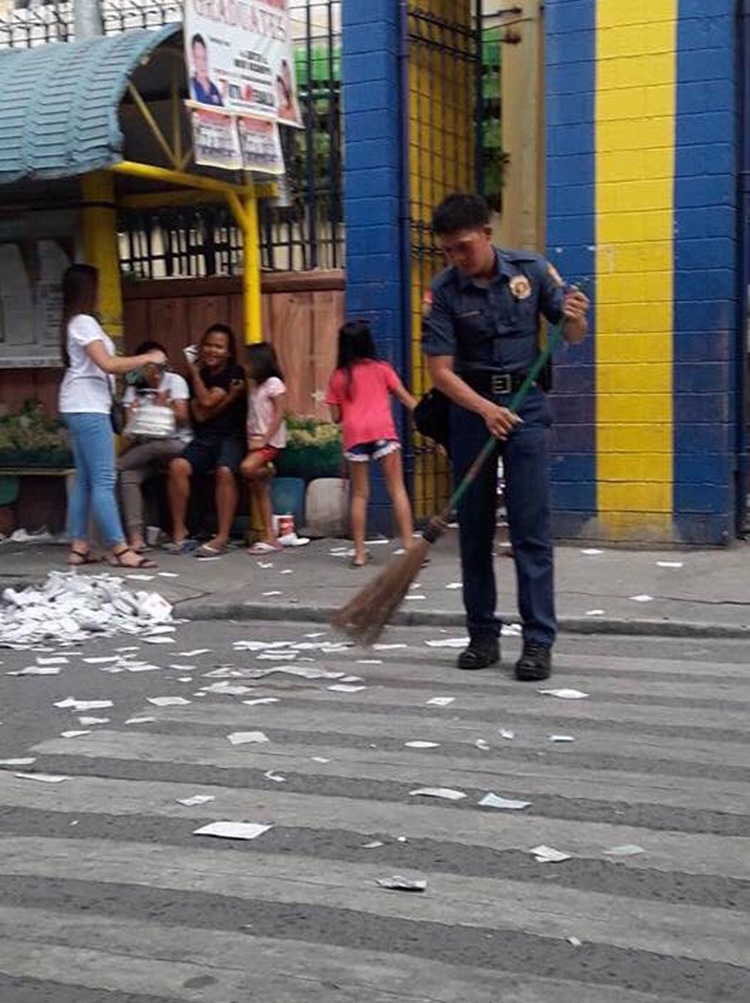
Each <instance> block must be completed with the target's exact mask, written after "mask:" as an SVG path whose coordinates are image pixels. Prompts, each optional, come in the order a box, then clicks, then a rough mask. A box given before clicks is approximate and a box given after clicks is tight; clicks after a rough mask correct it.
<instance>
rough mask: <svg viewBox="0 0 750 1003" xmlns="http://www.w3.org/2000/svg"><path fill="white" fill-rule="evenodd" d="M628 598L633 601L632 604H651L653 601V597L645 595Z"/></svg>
mask: <svg viewBox="0 0 750 1003" xmlns="http://www.w3.org/2000/svg"><path fill="white" fill-rule="evenodd" d="M630 598H631V599H632V600H633V602H653V601H654V597H653V596H649V595H646V594H645V593H644V594H643V595H640V596H631V597H630Z"/></svg>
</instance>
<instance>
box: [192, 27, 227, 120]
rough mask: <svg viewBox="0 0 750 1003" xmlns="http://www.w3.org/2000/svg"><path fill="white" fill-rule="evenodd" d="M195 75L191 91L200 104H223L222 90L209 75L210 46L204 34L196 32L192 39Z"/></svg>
mask: <svg viewBox="0 0 750 1003" xmlns="http://www.w3.org/2000/svg"><path fill="white" fill-rule="evenodd" d="M190 54H191V58H192V63H193V75H192V76H191V78H190V92H191V94H192V96H193V100H194V101H197V102H198V103H199V104H211V105H223V104H224V102H223V101H222V98H221V92H220V91H219V88H218V87H217V86H216V84H215V83H214V82H213V80H211V78H210V77H209V75H208V46H207V45H206V40H205V38H204V37H203V35H199V34H195V35H193V37H192V38H191V40H190Z"/></svg>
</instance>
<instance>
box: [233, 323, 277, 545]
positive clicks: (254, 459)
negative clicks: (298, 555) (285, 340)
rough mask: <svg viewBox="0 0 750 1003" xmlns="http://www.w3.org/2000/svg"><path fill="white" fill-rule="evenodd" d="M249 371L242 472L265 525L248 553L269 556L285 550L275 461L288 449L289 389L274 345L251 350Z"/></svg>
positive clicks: (256, 345)
mask: <svg viewBox="0 0 750 1003" xmlns="http://www.w3.org/2000/svg"><path fill="white" fill-rule="evenodd" d="M247 372H248V376H249V377H250V391H249V394H248V399H247V448H248V453H247V456H246V457H245V459H244V460H243V461H242V463H241V465H240V473H241V474H242V476H243V477H244V478H245V479H246V480H247V481H248V487H249V489H250V493H251V494H252V496H253V499H254V500H255V503H256V505H257V507H258V511H259V513H260V517H261V521H262V523H263V538H262V539H261V540H258V541H257V543H254V544H253V545H252V547H250V549H249V551H248V553H250V554H268V553H270V552H271V551H274V550H281V544H280V543H279V541H278V540H277V539H276V536H275V535H274V531H273V503H272V501H271V478H272V477H273V475H274V472H275V468H274V465H273V461H274V460H275V459H276V457H277V456H278V454H279V453H280V452H281V450H282V449H283V448H284V447H285V446H286V421H285V420H284V411H285V409H286V386H285V385H284V377H283V374H282V372H281V367H280V366H279V360H278V359H277V357H276V351H275V349H274V347H273V345H271V344H270V343H269V342H267V341H260V342H258V343H257V344H255V345H250V346H249V347H248V349H247Z"/></svg>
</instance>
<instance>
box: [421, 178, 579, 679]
mask: <svg viewBox="0 0 750 1003" xmlns="http://www.w3.org/2000/svg"><path fill="white" fill-rule="evenodd" d="M432 229H433V233H434V235H435V239H436V241H437V244H438V246H439V247H440V249H441V251H442V252H443V254H444V255H445V257H446V261H447V262H448V268H446V269H445V271H443V272H441V273H440V275H438V276H437V278H436V279H435V281H434V283H433V286H432V306H431V308H430V309H429V311H426V312H425V318H424V330H423V347H424V351H425V353H426V354H427V356H428V360H427V361H428V368H429V372H430V376H431V377H432V381H433V383H434V385H435V386H436V387H437V389H438V390H441V391H442V392H443V393H444V394H445V395H446V396H447V397H449V398H450V400H451V402H452V406H451V446H452V449H451V461H452V465H453V476H454V479H455V482H456V483H458V481H459V480H460V479H461V478H462V477H463V476H464V474H465V473H466V472H467V470H468V468H469V467H470V466H471V463H472V462H473V460H474V459H475V457H476V456H477V454H478V453H479V451H480V450H481V449H482V446H483V445H484V443H485V442H486V440H487V434H488V433H490V434H491V435H494V436H496V437H497V438H498V439H499V440H500V444H501V445H500V450H501V452H502V456H503V466H504V471H505V499H506V505H507V510H508V526H509V530H510V541H511V544H512V546H513V556H514V559H515V563H516V577H517V583H518V586H517V587H518V608H519V611H520V613H521V619H522V622H523V652H522V654H521V657H520V658H519V660H518V662H517V663H516V678H517V679H522V680H538V679H546V678H547V677H548V676H549V674H550V671H551V667H552V659H551V654H550V651H551V648H552V644H553V643H554V640H555V633H556V621H555V606H554V592H553V566H552V534H551V527H550V488H549V470H548V467H549V450H548V437H549V426H550V410H549V405H548V402H547V397H546V394H545V386H544V385H543V384H544V382H545V381H544V380H540V381H538V382H537V383H536V384H535V385H534V386H533V387H532V388H531V390H530V391H529V393H528V394H527V396H526V399H525V400H524V402H523V403H522V404H521V405H520V407H519V410H518V414H517V415H516V414H514V413H513V412H511V411H509V410H508V403H509V400H510V397H511V395H512V394H513V393H514V392H515V391H516V390H518V388H519V387H520V386H521V383H522V382H523V379H524V376H525V374H526V372H527V371H528V370H529V369H530V367H531V366H532V364H533V362H534V359H535V357H536V355H537V352H538V325H539V315H540V314H543V315H544V316H545V317H546V318H547V320H549V321H550V322H551V323H553V324H556V323H558V322H559V321H561V320H563V319H564V327H563V333H564V337H565V340H566V341H568V342H570V343H577V342H580V341H582V340H583V339H584V338H585V336H586V333H587V330H588V324H587V320H586V314H587V311H588V306H589V302H588V299H587V298H586V296H584V295H583V293H581V292H579V291H578V290H575V289H572V290H570V291H567V292H565V291H564V288H563V283H562V280H561V279H560V277H559V275H558V274H557V272H556V271H555V269H554V268H553V266H552V265H550V264H548V263H547V261H545V259H544V258H542V257H540V256H539V255H538V254H532V253H531V252H527V251H505V250H501V249H500V248H498V247H494V246H493V244H492V242H491V233H492V231H491V227H490V214H489V209H488V207H487V205H486V203H485V202H484V200H483V199H481V198H479V197H477V196H475V195H463V194H456V195H449V196H448V197H447V198H446V199H444V200H443V202H441V203H440V205H439V206H438V207H437V209H435V212H434V213H433V217H432ZM496 499H497V459H496V458H495V460H494V462H487V463H486V464H485V465H484V467H483V469H482V470H481V472H480V474H479V476H478V477H477V479H476V481H475V482H474V484H473V486H472V487H471V489H470V490H469V491H468V492H467V494H466V495H465V496H464V499H463V501H462V502H461V503H460V504H459V506H458V522H459V539H460V545H461V565H462V571H463V595H464V606H465V608H466V621H467V626H468V631H469V646H468V648H466V650H465V651H463V652H461V655H460V656H459V659H458V667H459V668H460V669H483V668H485V667H486V666H488V665H493V664H494V663H496V662H498V661H499V660H500V644H499V636H500V626H501V624H500V621H499V620H498V618H497V617H496V615H495V606H496V602H497V594H496V588H495V574H494V568H493V563H492V548H493V540H494V535H495V520H496V512H495V509H496Z"/></svg>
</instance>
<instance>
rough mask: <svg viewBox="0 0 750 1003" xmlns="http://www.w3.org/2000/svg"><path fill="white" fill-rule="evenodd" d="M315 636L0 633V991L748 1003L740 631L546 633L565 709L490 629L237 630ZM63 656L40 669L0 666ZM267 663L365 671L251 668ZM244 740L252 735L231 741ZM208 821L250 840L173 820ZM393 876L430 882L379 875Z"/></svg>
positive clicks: (240, 999) (350, 1000)
mask: <svg viewBox="0 0 750 1003" xmlns="http://www.w3.org/2000/svg"><path fill="white" fill-rule="evenodd" d="M321 630H322V628H321V627H320V625H314V624H311V625H309V626H306V625H300V624H293V625H290V626H289V627H285V626H283V625H281V624H278V623H272V624H263V623H243V624H237V623H221V622H211V623H190V624H185V625H181V626H179V627H178V628H177V630H176V632H175V633H174V635H172V637H173V643H168V644H148V643H145V642H144V641H142V639H136V640H133V639H132V638H129V637H126V636H123V637H118V638H115V639H109V640H99V641H91V642H89V643H87V644H86V645H84V646H82V647H79V648H74V649H70V650H68V651H64V652H60V651H57V650H55V651H47V652H41V651H39V652H16V651H8V650H5V651H2V650H0V663H1V664H0V701H2V703H1V706H2V711H1V712H0V718H1V720H2V726H0V758H2V759H3V760H7V759H14V758H26V757H28V758H33V759H34V761H33V763H30V764H27V765H23V766H20V767H17V766H13V765H8V764H5V765H4V766H3V767H2V772H0V818H1V819H2V825H1V827H0V841H1V842H0V1000H1V1001H2V1003H47V1001H49V1003H178V1001H180V1003H182V1001H195V1003H198V1001H201V1003H203V1001H206V1003H209V1001H210V1003H246V1001H252V1003H255V1001H257V1003H298V1001H299V1003H301V1001H304V1003H337V1001H342V1003H354V1001H356V1003H406V1001H409V1003H459V1001H460V1003H498V1001H502V1003H542V1001H544V1003H649V1001H651V1003H656V1001H660V1003H677V1001H680V1003H685V1001H702V1003H714V1001H716V1003H718V1001H721V1003H747V1001H748V1000H749V999H750V973H749V972H748V968H747V965H748V958H750V949H749V948H750V924H749V923H748V911H749V910H750V852H749V851H750V841H749V840H748V835H749V834H750V825H749V824H748V816H749V815H750V768H749V767H750V759H749V757H748V746H747V733H748V715H747V711H748V703H749V702H750V671H749V665H748V663H749V662H750V655H749V653H748V645H747V642H744V641H722V642H708V641H700V640H685V641H681V640H667V639H658V638H641V639H638V638H616V637H601V638H598V637H580V638H576V637H565V638H563V639H562V640H561V641H560V643H559V644H558V646H557V649H556V653H555V654H556V666H557V671H556V674H555V676H554V677H553V679H552V680H551V681H550V683H549V686H550V687H555V688H557V687H565V688H574V689H577V690H580V691H583V692H585V693H587V694H588V696H587V697H585V698H583V699H577V700H570V699H561V698H558V697H554V696H548V695H542V694H540V693H539V692H538V689H540V688H542V687H537V686H533V685H532V686H529V685H523V684H519V683H516V682H514V681H513V680H512V679H511V677H510V672H509V668H510V665H511V663H512V659H513V658H514V657H516V655H517V653H518V648H519V641H518V639H517V638H515V637H511V638H506V639H504V645H503V648H504V655H505V656H506V657H505V662H504V666H503V669H502V670H499V671H497V670H487V671H485V672H481V673H473V674H472V673H459V672H457V671H456V670H454V669H453V667H452V666H453V662H454V660H455V655H456V651H455V650H452V649H450V648H443V647H440V648H432V647H429V646H428V645H427V644H426V641H427V640H429V639H432V640H441V641H445V640H446V639H447V638H450V637H454V636H456V634H457V633H460V632H456V631H450V632H447V631H440V630H437V629H430V630H428V629H421V628H416V627H411V628H403V629H400V630H394V631H392V632H391V633H390V634H389V635H388V637H387V638H386V639H385V640H386V642H387V643H389V644H391V645H397V647H389V648H387V649H384V650H369V651H362V650H360V649H356V648H351V647H349V648H340V649H338V650H333V651H325V650H320V649H319V648H316V647H302V648H288V649H287V650H286V651H283V650H281V651H280V650H279V649H258V650H238V649H237V648H235V646H234V645H235V642H238V641H252V642H274V641H290V642H293V643H294V644H300V643H301V644H303V645H319V644H321V643H325V642H326V641H335V640H336V638H334V637H333V635H331V634H325V635H324V636H320V632H321ZM130 647H136V648H137V649H138V650H135V651H122V652H118V651H117V650H116V649H117V648H130ZM199 649H207V650H205V651H201V652H200V653H197V652H198V651H199ZM61 654H62V655H64V656H65V657H67V659H68V661H67V663H65V664H61V665H60V666H59V669H60V671H59V673H58V674H56V675H49V676H13V675H9V674H8V673H10V672H13V671H18V670H22V669H24V668H26V667H27V666H31V665H34V664H35V663H36V660H37V658H41V659H44V658H48V657H54V656H55V655H61ZM269 654H271V655H273V654H276V655H279V656H280V657H277V658H271V657H260V656H268V655H269ZM86 658H99V659H102V658H118V659H119V661H114V662H101V661H100V662H95V663H91V662H86V661H85V659H86ZM123 659H125V661H123ZM134 660H136V661H142V662H146V663H148V664H151V665H152V666H156V668H155V669H152V670H151V671H141V672H133V671H129V668H128V667H129V666H130V665H132V662H133V661H134ZM285 666H286V667H290V666H291V667H292V668H294V669H297V670H299V669H303V670H309V669H323V670H325V671H327V672H338V673H343V674H344V675H345V676H346V675H348V674H351V675H354V676H359V677H361V678H362V681H361V682H360V681H358V680H354V681H351V682H349V683H346V682H344V684H343V685H344V686H353V687H360V686H364V687H365V688H363V689H355V690H351V691H340V690H331V689H330V688H329V687H330V686H337V685H341V680H340V678H325V677H323V678H316V679H307V678H304V677H301V676H294V675H290V674H288V673H284V672H279V671H277V672H274V673H273V674H272V675H270V676H266V677H264V678H257V675H258V670H263V669H270V668H274V667H275V668H277V669H279V668H282V667H285ZM113 669H114V670H116V671H112V670H113ZM222 669H223V670H225V671H222ZM232 673H239V675H237V674H232ZM242 673H245V675H242ZM248 673H249V674H248ZM217 684H219V685H220V686H221V685H222V684H223V685H224V686H226V685H227V684H228V685H229V686H230V687H233V686H240V687H246V688H247V689H246V690H245V691H243V692H228V693H227V692H224V693H222V692H217V691H216V690H215V689H214V690H212V691H210V692H206V687H209V686H211V687H215V686H216V685H217ZM68 697H73V698H75V699H76V700H87V701H89V700H95V701H98V700H105V701H111V702H112V706H110V707H103V708H93V709H91V710H81V711H76V710H75V709H71V708H59V707H55V706H54V705H55V703H57V702H60V701H63V700H65V699H66V698H68ZM159 697H181V698H182V699H183V700H185V701H189V702H188V703H179V704H172V705H167V706H156V705H154V704H152V703H149V702H148V698H159ZM435 697H444V698H446V699H447V698H451V699H450V701H449V702H447V703H446V705H445V706H439V705H436V704H430V703H429V702H428V701H430V700H432V699H433V698H435ZM264 698H265V699H268V698H273V699H274V700H275V702H269V703H255V704H252V705H248V704H246V703H244V702H243V701H247V700H252V701H254V700H259V699H261V700H262V699H264ZM81 717H83V718H84V719H86V718H91V717H94V718H99V719H106V720H100V721H99V722H97V723H92V722H90V721H88V722H87V721H85V720H84V721H83V722H81V720H80V718H81ZM134 718H135V719H136V720H133V719H134ZM139 719H143V720H139ZM501 729H502V732H503V733H504V734H503V733H501ZM71 730H72V731H83V732H86V734H81V735H77V736H74V737H61V735H62V733H63V732H66V731H71ZM252 731H260V732H262V733H263V735H264V736H265V738H266V739H267V741H261V742H247V743H243V744H232V742H230V741H229V740H228V737H227V736H229V735H230V734H234V733H236V732H252ZM552 735H558V736H559V735H564V736H569V737H570V738H572V739H573V741H566V742H558V741H552V740H551V739H550V736H552ZM413 741H418V742H428V743H435V744H434V745H430V746H429V747H425V748H414V747H410V746H408V745H407V744H406V743H409V742H413ZM20 771H27V772H31V773H36V774H46V775H50V774H51V775H57V776H64V777H67V778H68V779H65V780H62V781H60V782H58V783H45V782H44V781H42V780H38V779H36V780H35V779H29V778H18V777H16V775H15V774H16V773H17V772H20ZM425 786H427V787H445V788H449V789H453V790H456V791H458V792H460V793H462V794H464V795H465V796H464V797H462V798H460V799H457V800H446V799H442V798H434V797H427V796H423V795H414V794H412V793H411V792H412V791H414V790H415V789H418V788H421V787H425ZM488 793H494V794H497V795H499V796H501V797H503V798H505V799H515V800H521V801H526V802H529V804H528V806H527V807H525V808H523V809H516V810H509V809H502V808H492V807H482V806H480V805H479V803H478V802H479V801H480V800H481V799H482V798H484V797H485V795H487V794H488ZM193 795H205V796H207V797H210V798H212V800H210V801H206V802H204V803H202V804H196V805H192V806H186V805H183V804H180V803H178V799H183V798H188V797H192V796H193ZM216 821H229V822H245V823H260V824H263V825H270V826H271V828H270V829H268V830H267V831H265V832H264V833H262V834H261V835H259V836H258V837H257V838H256V839H253V840H252V841H241V840H237V839H219V838H211V837H206V836H197V835H194V830H195V829H197V828H199V827H200V826H203V825H206V824H209V823H212V822H216ZM539 845H546V846H550V847H552V848H554V849H557V850H560V851H563V852H564V853H566V854H568V855H569V859H567V860H564V861H562V862H559V863H552V862H547V863H545V862H541V861H537V860H536V859H535V856H534V854H532V853H531V852H530V850H531V849H532V848H533V847H537V846H539ZM623 847H625V848H629V850H626V851H623V850H622V849H620V851H619V852H618V853H615V854H612V853H611V852H608V851H612V850H613V849H615V848H623ZM636 850H637V851H638V852H636ZM396 875H401V876H404V877H406V878H409V879H420V880H425V881H426V882H427V888H426V891H424V892H421V893H414V892H411V893H410V892H405V891H394V890H387V889H384V888H381V887H380V886H379V885H378V884H377V880H378V879H379V878H391V877H394V876H396Z"/></svg>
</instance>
